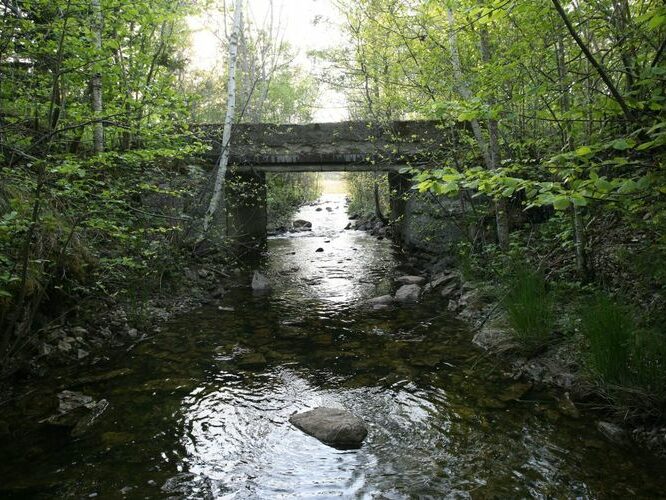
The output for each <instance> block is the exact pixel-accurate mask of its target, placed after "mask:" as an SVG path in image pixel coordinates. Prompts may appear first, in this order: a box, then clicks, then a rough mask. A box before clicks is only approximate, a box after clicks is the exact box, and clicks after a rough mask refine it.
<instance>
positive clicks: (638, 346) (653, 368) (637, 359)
mask: <svg viewBox="0 0 666 500" xmlns="http://www.w3.org/2000/svg"><path fill="white" fill-rule="evenodd" d="M630 366H631V371H632V375H633V377H634V378H635V381H636V383H637V385H639V386H640V387H642V388H644V389H645V390H647V391H648V392H649V393H651V394H654V395H657V396H660V397H662V398H663V397H666V335H664V334H663V333H660V332H657V331H654V330H641V331H638V333H636V335H635V338H634V341H633V345H632V353H631V362H630Z"/></svg>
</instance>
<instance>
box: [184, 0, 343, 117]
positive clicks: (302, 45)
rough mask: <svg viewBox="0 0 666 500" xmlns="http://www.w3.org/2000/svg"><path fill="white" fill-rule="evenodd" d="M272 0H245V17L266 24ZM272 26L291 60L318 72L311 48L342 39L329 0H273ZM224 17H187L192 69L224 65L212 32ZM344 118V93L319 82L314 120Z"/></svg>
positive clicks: (220, 26)
mask: <svg viewBox="0 0 666 500" xmlns="http://www.w3.org/2000/svg"><path fill="white" fill-rule="evenodd" d="M270 4H271V0H248V2H247V9H248V12H247V14H246V17H248V18H249V19H250V20H251V22H252V24H253V25H254V26H258V27H261V26H268V23H269V20H270ZM273 16H274V19H273V23H274V29H275V27H278V26H279V37H282V38H283V39H284V40H285V41H286V42H288V43H289V44H290V46H291V47H292V48H293V49H294V51H295V52H296V54H297V55H296V59H295V60H294V64H297V65H300V66H301V67H302V68H303V69H304V70H305V71H306V72H308V73H311V74H313V75H318V74H320V73H321V71H322V69H323V68H322V66H321V64H320V63H319V62H318V61H317V60H315V59H313V58H311V57H308V52H310V51H312V50H322V49H326V48H330V47H333V46H336V45H339V44H340V43H342V34H341V31H340V29H339V24H340V22H341V20H342V17H341V15H340V13H339V12H338V10H337V9H336V7H335V6H334V5H333V1H332V0H273ZM223 22H224V17H223V14H222V13H221V12H216V11H213V10H210V11H209V12H208V13H207V14H204V15H202V16H197V17H194V18H190V20H189V23H190V26H191V27H192V29H193V33H192V35H191V55H190V66H191V67H192V68H193V69H210V68H211V67H215V66H217V67H219V68H221V69H222V68H224V65H225V64H226V61H225V57H226V51H225V49H223V48H221V47H220V41H219V40H218V38H217V36H216V34H215V32H216V30H220V31H221V32H222V33H223V29H224V28H223V26H224V25H223ZM346 118H347V110H346V106H345V100H344V96H343V95H342V94H340V93H339V92H336V91H334V90H332V89H331V88H330V87H328V86H327V85H325V84H324V85H322V87H321V96H320V98H319V102H318V105H317V109H316V110H315V112H314V121H316V122H327V121H341V120H344V119H346Z"/></svg>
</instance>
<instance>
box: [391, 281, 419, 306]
mask: <svg viewBox="0 0 666 500" xmlns="http://www.w3.org/2000/svg"><path fill="white" fill-rule="evenodd" d="M420 296H421V287H420V286H419V285H402V286H401V287H400V288H398V291H397V292H395V300H396V301H397V302H418V301H419V297H420Z"/></svg>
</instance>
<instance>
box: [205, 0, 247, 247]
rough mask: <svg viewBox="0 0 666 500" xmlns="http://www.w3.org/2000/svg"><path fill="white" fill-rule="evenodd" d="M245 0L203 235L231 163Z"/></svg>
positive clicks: (237, 18)
mask: <svg viewBox="0 0 666 500" xmlns="http://www.w3.org/2000/svg"><path fill="white" fill-rule="evenodd" d="M242 9H243V1H242V0H236V4H235V9H234V22H233V28H232V30H231V37H230V39H229V78H228V84H227V113H226V116H225V118H224V129H223V132H222V149H221V151H220V156H219V159H218V161H217V165H216V169H217V174H216V177H215V185H214V186H213V194H212V196H211V198H210V204H209V205H208V210H207V211H206V215H205V216H204V221H203V231H202V236H205V235H206V233H207V232H208V228H209V227H210V223H211V221H212V220H213V216H214V215H215V212H216V211H217V208H218V206H219V204H220V198H221V197H222V188H223V186H224V178H225V176H226V174H227V164H228V163H229V145H230V142H231V125H232V123H233V120H234V115H235V113H236V59H237V58H238V40H239V37H240V32H241V29H242V23H243V15H242Z"/></svg>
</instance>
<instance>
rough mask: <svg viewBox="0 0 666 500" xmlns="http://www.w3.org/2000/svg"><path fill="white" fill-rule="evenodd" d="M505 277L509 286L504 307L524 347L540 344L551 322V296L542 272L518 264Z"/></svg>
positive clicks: (545, 336) (547, 332)
mask: <svg viewBox="0 0 666 500" xmlns="http://www.w3.org/2000/svg"><path fill="white" fill-rule="evenodd" d="M508 280H509V290H508V292H507V294H506V297H505V298H504V307H505V309H506V312H507V315H508V320H509V324H510V325H511V327H512V328H513V330H514V333H515V335H516V336H517V337H518V339H519V340H520V341H521V342H523V343H524V345H525V346H526V347H532V348H533V347H537V346H541V345H543V344H544V343H546V341H547V340H548V337H549V335H550V332H551V330H552V326H553V307H552V300H551V298H550V296H549V294H548V291H547V290H546V282H545V280H544V278H543V276H542V275H541V273H539V272H535V271H532V270H530V269H528V268H527V267H525V266H520V267H518V268H517V269H516V271H515V272H513V273H512V274H511V275H510V277H509V278H508Z"/></svg>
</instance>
